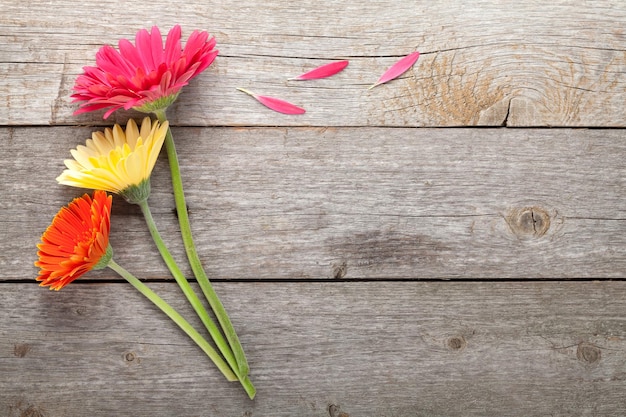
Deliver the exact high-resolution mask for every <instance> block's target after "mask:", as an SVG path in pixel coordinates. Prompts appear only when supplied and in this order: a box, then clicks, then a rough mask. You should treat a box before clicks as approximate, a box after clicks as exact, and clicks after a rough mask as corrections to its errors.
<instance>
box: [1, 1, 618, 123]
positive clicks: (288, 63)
mask: <svg viewBox="0 0 626 417" xmlns="http://www.w3.org/2000/svg"><path fill="white" fill-rule="evenodd" d="M622 6H623V5H622V4H621V2H619V1H617V2H616V1H609V0H596V1H587V2H583V3H580V4H579V3H568V2H560V3H559V4H556V5H555V4H552V3H551V2H545V1H539V0H533V1H525V2H518V1H513V0H507V1H493V0H492V1H476V2H469V3H468V2H463V1H457V0H454V1H453V0H449V1H445V2H431V3H428V2H422V1H416V0H413V1H402V2H397V1H389V0H376V1H370V0H358V1H353V2H351V3H350V5H346V4H345V2H343V1H340V0H326V1H317V2H314V3H311V2H308V3H299V2H291V3H285V2H283V1H278V0H270V1H263V2H249V3H247V4H246V5H245V6H242V5H241V3H240V2H238V1H235V0H224V1H222V0H221V1H219V2H218V1H202V2H200V1H188V2H185V3H184V4H180V5H177V6H176V7H172V6H171V4H170V3H169V2H165V1H163V0H155V1H152V2H148V3H142V4H134V5H133V12H132V13H128V11H127V6H126V5H125V4H124V3H122V2H112V3H108V8H107V10H106V12H103V10H102V2H99V1H94V0H86V1H83V2H81V6H80V7H76V3H75V2H72V1H68V0H62V1H57V2H55V7H54V13H51V10H50V4H49V2H47V1H41V0H34V1H29V2H28V7H25V6H24V3H22V2H18V1H14V0H10V1H8V2H7V1H5V2H4V3H3V14H2V16H0V39H2V44H1V47H0V73H2V74H4V76H3V77H1V78H0V96H2V97H5V99H4V100H5V103H4V104H5V105H3V106H0V125H47V124H52V125H57V124H70V125H73V124H76V123H81V124H86V123H100V124H102V123H105V122H103V121H102V120H101V115H102V113H100V114H89V115H84V116H81V117H79V118H76V117H74V116H72V112H73V111H74V110H75V109H76V108H77V107H76V105H72V104H71V103H70V98H69V96H70V94H71V88H72V86H73V83H74V79H75V77H76V75H77V74H79V73H80V71H81V68H82V67H83V66H85V65H92V64H93V63H94V59H95V58H94V57H95V52H96V51H97V50H98V48H99V47H100V46H101V45H103V44H107V43H110V44H116V43H117V41H118V40H119V39H120V38H129V37H130V38H132V37H134V34H135V33H136V31H137V30H139V29H142V28H145V27H150V26H151V25H153V24H158V25H159V26H160V27H162V28H163V29H164V30H167V29H168V28H170V27H171V26H173V25H174V24H177V23H181V24H182V25H183V28H184V34H186V35H188V34H189V33H190V32H191V31H192V30H193V29H196V28H199V29H202V30H208V31H209V32H211V33H213V34H214V35H215V37H216V39H217V42H218V47H219V49H220V52H221V54H220V57H219V58H218V59H217V60H216V62H215V64H214V65H213V66H212V67H211V68H210V69H209V70H208V71H207V72H206V73H204V74H202V75H201V76H200V77H198V78H197V79H196V80H194V81H193V82H192V83H191V85H190V86H189V87H187V88H186V89H185V91H184V93H183V94H182V96H181V97H180V99H179V101H178V102H177V104H176V105H174V106H173V107H172V108H171V110H170V117H171V119H172V122H173V123H174V124H176V125H194V126H227V125H230V126H232V125H243V126H274V125H281V126H284V125H289V126H474V125H488V126H501V125H506V126H598V127H624V126H625V125H626V120H625V118H624V112H623V108H624V105H625V104H626V89H625V87H626V82H625V79H624V73H625V72H626V32H624V30H623V29H622V28H623V27H624V22H626V9H625V8H624V7H622ZM460 10H462V12H460ZM414 50H419V51H421V52H422V56H421V58H420V60H419V61H418V63H417V64H416V65H415V66H414V67H413V69H412V70H411V71H409V72H407V73H406V74H405V75H404V76H403V77H402V78H401V79H399V80H396V81H394V82H392V83H390V84H388V85H385V86H381V87H379V88H376V89H373V90H371V91H368V90H367V88H366V87H367V86H369V85H371V84H372V83H373V82H374V81H375V80H376V79H377V78H378V76H379V75H380V74H382V72H383V71H384V70H385V69H387V68H388V67H389V66H390V65H391V64H393V63H394V62H395V61H396V60H398V59H399V58H400V57H401V56H404V55H406V54H408V53H410V52H412V51H414ZM336 59H349V60H350V65H349V67H348V68H347V69H346V70H345V71H344V72H342V73H341V74H339V75H337V76H335V77H332V78H329V79H326V80H318V81H315V82H306V83H304V82H296V81H286V80H287V79H288V78H290V77H293V76H294V75H297V74H300V73H302V72H303V71H306V70H309V69H311V68H313V67H315V66H318V65H320V64H322V63H326V62H329V61H332V60H336ZM236 87H245V88H249V89H251V90H254V91H256V92H258V93H260V94H266V95H274V96H278V97H280V98H283V99H286V100H289V101H292V102H294V103H295V104H298V105H300V106H303V107H305V108H306V109H307V113H306V115H303V116H298V117H293V116H285V115H280V114H276V113H273V112H271V111H269V110H267V109H264V108H262V107H261V105H260V104H258V103H256V102H255V101H254V100H252V99H251V98H250V97H248V96H246V95H245V94H243V93H240V92H237V91H236V90H235V88H236ZM116 117H122V118H124V117H127V115H123V114H122V115H121V116H116Z"/></svg>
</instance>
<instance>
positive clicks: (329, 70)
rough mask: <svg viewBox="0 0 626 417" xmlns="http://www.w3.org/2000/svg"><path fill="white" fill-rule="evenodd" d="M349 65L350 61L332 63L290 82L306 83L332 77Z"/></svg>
mask: <svg viewBox="0 0 626 417" xmlns="http://www.w3.org/2000/svg"><path fill="white" fill-rule="evenodd" d="M348 63H349V61H337V62H331V63H330V64H325V65H322V66H319V67H317V68H315V69H312V70H311V71H308V72H305V73H304V74H301V75H298V76H297V77H294V78H290V80H296V81H304V80H315V79H319V78H326V77H330V76H331V75H335V74H337V73H338V72H341V71H343V69H344V68H345V67H347V66H348Z"/></svg>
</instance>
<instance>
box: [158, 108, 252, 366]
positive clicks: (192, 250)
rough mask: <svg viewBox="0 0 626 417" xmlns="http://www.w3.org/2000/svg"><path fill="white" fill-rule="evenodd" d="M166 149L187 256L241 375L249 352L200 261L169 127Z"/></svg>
mask: <svg viewBox="0 0 626 417" xmlns="http://www.w3.org/2000/svg"><path fill="white" fill-rule="evenodd" d="M155 114H156V116H157V118H158V119H159V121H160V122H161V123H163V122H165V121H166V120H167V117H166V115H165V110H160V111H157V112H155ZM165 149H166V151H167V158H168V160H169V164H170V172H171V175H172V187H173V189H174V200H175V202H176V211H177V213H178V223H179V224H180V231H181V235H182V237H183V244H184V246H185V251H186V252H187V258H188V259H189V264H190V265H191V269H192V270H193V273H194V275H195V276H196V279H197V280H198V284H199V285H200V288H201V289H202V292H203V293H204V296H205V297H206V299H207V301H208V302H209V304H210V305H211V308H212V309H213V312H214V313H215V317H217V320H218V321H219V323H220V325H221V326H222V330H223V331H224V334H225V336H226V339H227V340H228V343H229V344H230V347H231V348H232V350H233V353H234V355H235V359H236V360H237V364H238V365H239V372H240V374H241V375H243V376H246V375H248V372H249V369H250V368H249V366H248V361H247V359H246V355H245V353H244V351H243V348H242V347H241V343H240V342H239V338H238V337H237V333H236V332H235V329H234V328H233V325H232V323H231V321H230V318H229V317H228V314H227V313H226V310H225V309H224V306H223V305H222V302H221V301H220V299H219V298H218V296H217V293H216V292H215V290H214V289H213V286H212V285H211V283H210V282H209V279H208V277H207V275H206V273H205V272H204V268H203V267H202V263H201V262H200V257H199V256H198V252H197V251H196V245H195V243H194V241H193V236H192V234H191V225H190V223H189V216H188V215H187V203H186V201H185V193H184V190H183V181H182V178H181V175H180V165H179V163H178V154H177V153H176V147H175V145H174V138H173V137H172V131H171V129H169V128H168V130H167V135H166V137H165Z"/></svg>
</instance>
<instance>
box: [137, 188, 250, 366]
mask: <svg viewBox="0 0 626 417" xmlns="http://www.w3.org/2000/svg"><path fill="white" fill-rule="evenodd" d="M137 204H138V205H139V207H140V208H141V212H142V213H143V217H144V218H145V220H146V223H147V225H148V229H149V230H150V234H151V235H152V239H153V240H154V243H155V244H156V246H157V248H158V249H159V252H160V253H161V257H162V258H163V260H164V261H165V264H166V265H167V267H168V268H169V270H170V272H171V273H172V275H173V276H174V279H175V280H176V282H177V283H178V286H179V287H180V288H181V290H182V291H183V294H185V296H186V297H187V300H189V302H190V303H191V306H192V307H193V309H194V310H195V312H196V314H197V315H198V317H200V320H202V323H203V324H204V326H205V327H206V328H207V330H208V331H209V333H210V334H211V337H212V338H213V340H214V341H215V344H216V345H217V347H218V348H219V350H220V352H222V355H224V358H225V359H226V361H227V362H228V363H229V364H230V366H231V367H232V368H233V370H234V371H235V373H236V374H238V373H239V372H238V368H237V362H236V361H235V357H234V356H233V352H232V351H231V349H230V347H229V346H228V343H226V340H224V337H223V336H222V333H221V332H220V330H219V328H218V327H217V325H216V324H215V322H214V321H213V320H211V317H209V314H208V313H207V311H206V310H205V308H204V306H203V305H202V302H201V301H200V299H199V298H198V296H197V295H196V293H195V292H194V291H193V289H192V288H191V285H189V281H187V278H185V275H184V274H183V272H182V271H181V270H180V268H179V267H178V264H176V261H175V260H174V258H173V257H172V254H171V253H170V251H169V250H168V249H167V247H166V246H165V242H163V238H162V237H161V234H160V233H159V230H158V229H157V226H156V223H155V222H154V218H153V217H152V212H151V211H150V206H148V202H147V200H143V201H140V202H138V203H137Z"/></svg>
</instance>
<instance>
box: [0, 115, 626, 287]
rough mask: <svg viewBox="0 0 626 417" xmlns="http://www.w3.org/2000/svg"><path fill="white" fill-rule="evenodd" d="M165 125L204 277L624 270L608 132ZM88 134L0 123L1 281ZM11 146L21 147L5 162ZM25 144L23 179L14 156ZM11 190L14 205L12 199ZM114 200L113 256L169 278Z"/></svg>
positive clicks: (617, 137) (162, 196) (612, 141)
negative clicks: (0, 194)
mask: <svg viewBox="0 0 626 417" xmlns="http://www.w3.org/2000/svg"><path fill="white" fill-rule="evenodd" d="M173 132H174V135H175V136H176V140H177V142H178V143H179V146H178V148H179V150H180V159H181V161H182V164H183V166H182V168H181V169H182V171H183V176H184V178H185V179H186V181H185V183H186V184H187V187H186V191H187V195H188V206H189V212H190V216H191V221H192V227H193V229H194V231H195V232H196V233H195V234H196V235H197V244H198V248H199V249H198V250H199V252H200V254H201V256H202V260H203V261H204V263H205V265H206V266H207V270H208V272H209V273H210V275H211V276H212V277H215V278H261V277H263V278H295V277H302V278H305V277H309V278H331V277H335V276H339V277H342V278H366V277H371V278H453V277H460V278H540V277H541V278H557V277H562V278H568V277H569V278H583V277H589V278H608V277H612V278H619V277H623V276H624V275H626V234H625V233H624V231H625V223H626V221H625V219H626V206H624V204H623V199H624V187H625V186H626V167H625V164H624V155H626V141H625V140H624V139H625V136H624V133H623V131H622V130H561V129H558V130H545V129H515V130H512V129H477V130H473V129H382V128H359V129H354V128H245V129H244V128H238V129H232V128H210V129H207V128H175V129H174V131H173ZM90 133H91V129H90V128H74V127H54V128H47V129H42V128H5V129H2V130H0V138H1V140H2V141H3V143H6V144H7V147H5V149H6V150H7V153H6V155H7V158H4V160H3V161H2V164H1V165H0V174H1V175H0V182H1V183H2V188H3V189H5V190H7V192H8V193H7V194H8V195H7V198H6V199H5V200H4V201H3V202H2V203H1V204H2V205H3V211H4V213H5V216H6V217H5V220H4V221H3V222H1V223H0V225H2V227H4V228H6V232H5V236H7V238H8V240H9V241H10V242H11V245H10V246H9V247H7V248H6V249H5V251H4V253H2V254H0V267H1V268H2V269H3V271H4V272H5V273H6V274H8V276H11V277H13V278H21V279H26V280H30V279H32V276H33V275H34V274H36V269H35V268H34V267H28V268H25V266H24V264H23V262H22V260H24V254H31V255H32V256H34V253H32V248H33V242H36V241H37V240H38V238H39V235H40V234H41V231H42V230H45V228H46V226H47V225H48V224H49V222H50V219H51V218H52V217H53V216H54V214H55V213H56V211H57V210H58V208H59V207H60V206H61V205H64V204H67V202H68V201H69V200H70V199H71V198H73V197H75V196H77V195H80V194H81V193H82V192H83V191H82V190H79V189H72V188H69V187H65V186H60V185H58V184H56V183H55V178H56V177H57V176H58V175H59V174H60V173H61V171H62V170H63V159H65V158H67V157H69V156H70V155H69V149H70V148H72V147H73V146H75V144H76V143H77V141H79V140H81V138H87V137H89V136H90ZM50 137H53V138H54V140H50V139H49V138H50ZM16 154H21V155H24V157H23V158H20V159H17V160H14V159H13V155H16ZM33 154H38V161H39V164H38V171H37V173H38V174H37V176H35V177H34V176H33V175H32V170H33V167H32V166H30V165H29V164H25V163H24V158H27V157H28V156H27V155H33ZM163 156H165V155H163ZM166 165H167V163H166V161H165V160H163V163H162V164H160V165H159V166H157V169H156V170H155V173H154V175H153V178H152V188H153V192H152V196H151V199H150V205H151V206H152V208H153V211H154V213H155V216H156V217H157V221H158V224H159V226H160V228H161V229H163V232H164V233H166V234H167V235H169V236H172V238H171V239H169V241H168V243H169V242H171V248H172V250H174V251H176V252H178V253H180V252H181V251H182V248H181V245H182V243H181V239H180V238H179V236H178V225H177V220H176V217H175V214H174V203H173V199H172V196H171V185H170V180H169V177H168V176H169V170H168V169H167V166H166ZM22 178H29V181H28V182H25V181H23V180H22ZM39 190H48V191H47V192H46V193H45V194H44V195H41V192H40V191H39ZM22 195H24V196H26V197H25V198H23V200H24V202H23V203H22V204H19V205H18V204H14V202H15V201H16V200H18V199H21V198H22V197H21V196H22ZM113 211H114V215H113V225H112V228H113V236H112V243H113V247H114V249H115V250H116V251H118V253H119V260H120V261H122V262H129V263H136V262H141V263H142V266H143V271H144V275H145V276H147V277H151V278H155V277H160V278H166V279H169V274H168V272H167V269H166V268H165V266H164V264H163V263H162V262H160V261H159V259H158V254H157V253H156V251H155V250H154V246H153V244H152V241H151V239H150V237H149V234H148V232H147V228H146V226H145V224H144V222H143V217H142V216H141V213H140V212H139V210H138V209H137V208H136V207H132V206H130V205H129V204H127V203H126V202H124V201H122V199H116V200H115V202H114V210H113ZM131 241H132V242H133V244H132V249H131V250H127V249H126V248H125V246H126V242H131ZM146 253H148V254H151V256H150V258H149V261H148V260H146V259H145V256H146V255H145V254H146ZM15 259H20V262H15V261H14V260H15ZM28 260H29V261H30V258H28Z"/></svg>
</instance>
